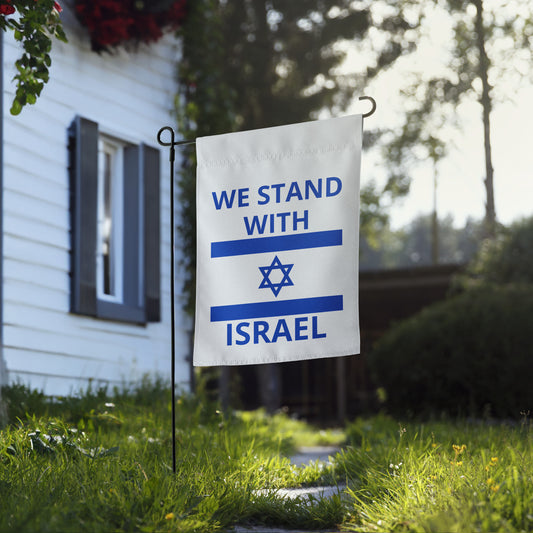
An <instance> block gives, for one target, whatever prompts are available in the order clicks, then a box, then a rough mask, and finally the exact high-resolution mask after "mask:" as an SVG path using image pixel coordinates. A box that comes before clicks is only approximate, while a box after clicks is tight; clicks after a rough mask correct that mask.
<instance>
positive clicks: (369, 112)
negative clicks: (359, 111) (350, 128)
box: [359, 96, 377, 118]
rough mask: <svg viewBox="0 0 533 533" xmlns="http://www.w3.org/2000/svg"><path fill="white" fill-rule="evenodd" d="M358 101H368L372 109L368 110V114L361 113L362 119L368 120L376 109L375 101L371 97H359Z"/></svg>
mask: <svg viewBox="0 0 533 533" xmlns="http://www.w3.org/2000/svg"><path fill="white" fill-rule="evenodd" d="M359 100H369V101H370V103H371V104H372V108H371V109H370V111H368V113H363V118H368V117H370V116H372V115H373V114H374V112H375V111H376V108H377V104H376V101H375V100H374V99H373V98H372V97H371V96H360V97H359Z"/></svg>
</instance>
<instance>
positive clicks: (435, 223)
mask: <svg viewBox="0 0 533 533" xmlns="http://www.w3.org/2000/svg"><path fill="white" fill-rule="evenodd" d="M437 184H438V174H437V161H436V160H433V215H432V217H431V263H432V264H433V265H438V264H439V215H438V213H437Z"/></svg>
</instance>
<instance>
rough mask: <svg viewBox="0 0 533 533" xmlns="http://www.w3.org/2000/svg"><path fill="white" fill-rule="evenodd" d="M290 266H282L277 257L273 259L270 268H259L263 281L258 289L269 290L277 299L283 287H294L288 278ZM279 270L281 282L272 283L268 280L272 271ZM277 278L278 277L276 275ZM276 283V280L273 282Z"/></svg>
mask: <svg viewBox="0 0 533 533" xmlns="http://www.w3.org/2000/svg"><path fill="white" fill-rule="evenodd" d="M293 266H294V264H292V265H282V264H281V261H280V260H279V258H278V256H277V255H276V257H274V259H273V261H272V263H270V266H262V267H259V270H260V271H261V274H263V281H262V282H261V285H259V288H260V289H270V290H271V291H272V292H273V293H274V296H275V297H276V298H277V296H278V294H279V291H281V289H282V288H283V287H289V286H291V285H294V283H293V282H292V280H291V278H290V277H289V274H290V272H291V270H292V267H293ZM274 270H279V271H280V273H281V281H279V282H277V283H276V282H273V281H272V280H271V279H270V276H271V274H272V271H274ZM278 278H279V275H278ZM275 281H277V280H275Z"/></svg>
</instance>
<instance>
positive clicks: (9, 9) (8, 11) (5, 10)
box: [0, 0, 15, 15]
mask: <svg viewBox="0 0 533 533" xmlns="http://www.w3.org/2000/svg"><path fill="white" fill-rule="evenodd" d="M10 4H11V1H10V0H6V3H5V4H0V15H12V14H13V13H14V12H15V8H14V7H13V6H12V5H10Z"/></svg>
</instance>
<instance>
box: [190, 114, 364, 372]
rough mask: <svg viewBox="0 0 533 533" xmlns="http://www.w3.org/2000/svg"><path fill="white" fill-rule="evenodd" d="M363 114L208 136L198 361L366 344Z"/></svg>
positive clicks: (252, 360)
mask: <svg viewBox="0 0 533 533" xmlns="http://www.w3.org/2000/svg"><path fill="white" fill-rule="evenodd" d="M362 129H363V124H362V116H361V115H352V116H348V117H342V118H334V119H328V120H320V121H314V122H305V123H301V124H293V125H288V126H280V127H274V128H266V129H261V130H253V131H247V132H239V133H229V134H224V135H215V136H211V137H202V138H198V139H197V140H196V151H197V160H198V168H197V279H196V281H197V288H196V324H195V340H194V365H195V366H219V365H221V366H225V365H246V364H258V363H275V362H283V361H296V360H303V359H316V358H321V357H336V356H343V355H351V354H357V353H359V346H360V340H359V309H358V307H359V304H358V273H359V263H358V255H359V180H360V161H361V145H362Z"/></svg>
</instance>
